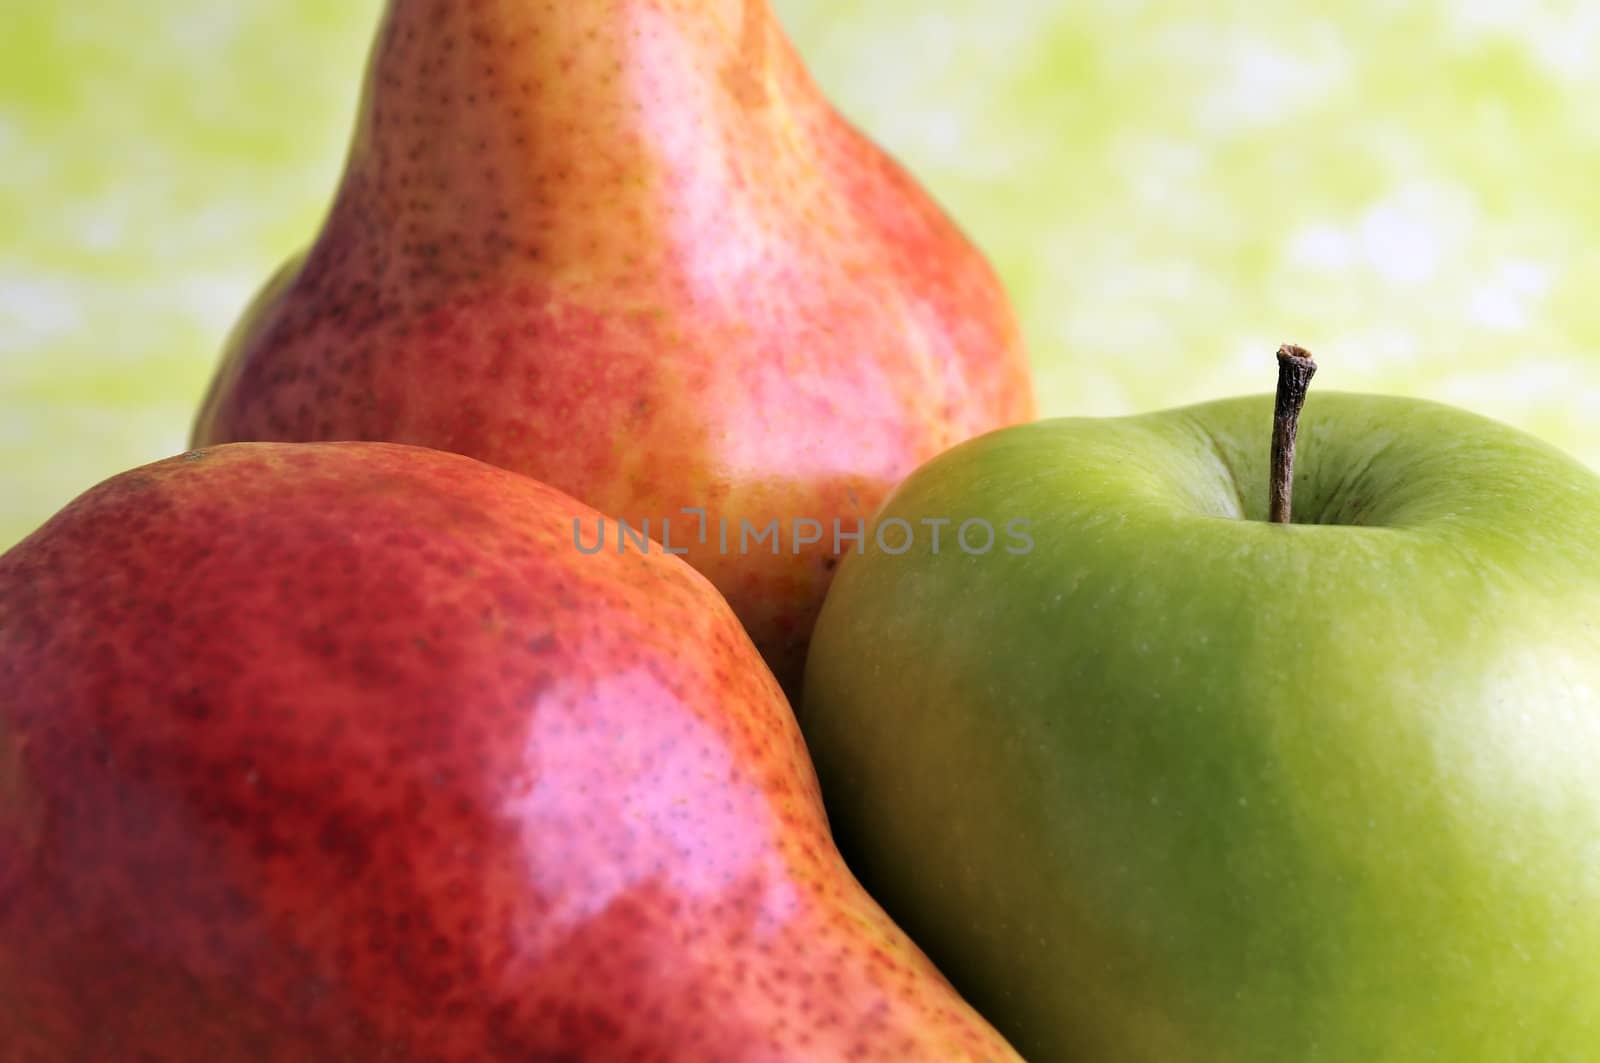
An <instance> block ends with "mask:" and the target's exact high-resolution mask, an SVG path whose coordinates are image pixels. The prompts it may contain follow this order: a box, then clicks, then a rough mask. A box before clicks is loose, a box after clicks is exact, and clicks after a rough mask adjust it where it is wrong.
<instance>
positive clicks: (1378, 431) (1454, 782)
mask: <svg viewBox="0 0 1600 1063" xmlns="http://www.w3.org/2000/svg"><path fill="white" fill-rule="evenodd" d="M1272 427H1273V400H1272V398H1271V397H1270V396H1267V397H1251V398H1242V399H1234V400H1228V401H1222V402H1214V403H1210V404H1206V405H1201V406H1194V407H1190V408H1186V409H1179V410H1171V411H1167V412H1162V413H1155V414H1149V415H1145V416H1138V417H1129V418H1119V419H1107V420H1089V419H1072V420H1056V421H1048V422H1042V423H1037V424H1033V425H1028V426H1025V427H1020V428H1011V429H1006V430H1003V431H1000V432H995V433H992V434H990V435H988V436H985V437H982V438H980V439H977V440H975V441H972V442H969V443H966V444H964V445H962V446H960V447H958V448H956V449H954V450H952V451H949V452H947V453H946V454H944V455H942V456H941V457H939V458H937V459H935V460H934V461H933V462H931V463H930V464H928V465H926V466H924V467H923V468H922V469H920V470H919V471H918V472H916V473H915V474H913V476H912V477H911V478H910V479H909V480H908V481H907V482H906V483H904V484H903V485H902V486H901V487H900V488H899V489H898V490H897V491H896V492H895V494H894V495H893V496H892V497H891V498H890V500H889V502H888V503H887V504H886V506H885V508H884V510H883V512H882V513H881V514H880V518H879V519H880V520H885V519H893V518H899V519H903V520H906V521H909V522H910V523H912V524H913V525H916V524H918V523H919V522H920V521H921V520H923V519H924V518H935V519H936V518H939V517H943V516H945V515H946V514H949V513H970V514H973V515H982V516H987V517H988V518H989V519H991V520H996V521H1005V520H1009V519H1012V518H1017V517H1026V518H1028V519H1030V520H1031V521H1032V526H1031V535H1032V537H1033V538H1034V540H1035V541H1036V543H1037V548H1036V549H1035V550H1033V551H1032V552H1030V553H1027V554H1025V555H1020V556H1019V555H1015V554H1008V553H1006V552H1004V551H999V550H997V551H995V552H993V553H992V554H987V555H984V556H972V555H969V554H966V553H964V552H961V551H951V550H945V551H941V552H939V553H937V554H936V553H934V552H933V551H932V550H931V549H930V548H929V545H928V543H927V541H926V540H921V541H919V544H918V548H917V549H915V550H913V551H911V552H909V553H907V554H905V555H903V556H898V557H896V556H890V555H887V554H884V553H882V552H872V551H869V552H868V553H867V554H865V555H864V556H860V557H852V558H850V559H849V560H848V561H847V562H846V563H845V565H844V566H843V567H842V570H841V572H840V575H839V578H838V579H837V581H836V582H835V584H834V587H833V589H832V591H831V593H830V595H829V597H828V600H827V603H826V605H825V607H824V610H823V614H822V618H821V621H820V624H819V626H818V628H817V631H816V634H815V639H814V642H813V648H812V654H811V659H810V663H809V667H808V671H807V675H806V684H805V691H806V696H805V703H804V706H803V708H802V712H801V717H802V720H801V722H802V726H803V728H804V730H805V733H806V737H807V740H808V742H809V744H810V747H811V750H812V753H813V755H814V757H815V760H816V765H817V769H818V772H819V775H820V776H821V780H822V783H823V792H824V795H825V797H826V799H827V802H828V806H829V810H830V813H831V815H832V818H833V822H834V824H835V826H836V829H837V831H838V834H839V835H840V840H841V843H842V845H843V846H844V847H845V848H846V851H847V854H848V855H849V856H850V857H851V858H852V859H853V860H854V862H855V866H856V869H857V871H858V873H859V874H860V875H861V876H862V878H863V880H864V882H865V883H866V884H867V886H868V888H869V889H871V890H873V891H874V893H875V895H876V896H877V897H878V898H879V899H880V901H881V902H882V903H883V904H884V905H885V906H886V907H887V908H888V909H889V911H890V912H891V913H892V914H893V915H894V916H895V918H896V919H897V920H899V921H901V923H902V925H904V926H905V927H906V928H907V929H908V930H909V931H910V932H911V934H912V935H913V937H915V938H916V939H917V940H918V941H919V942H920V943H921V944H922V945H923V946H924V947H925V948H926V949H927V950H928V951H929V953H930V954H931V955H932V956H933V958H934V959H935V961H936V962H937V963H938V964H939V965H940V966H941V967H942V968H943V969H944V970H945V971H947V972H948V973H949V974H950V975H951V976H952V978H953V979H954V980H955V981H956V983H957V985H958V988H960V989H961V990H962V991H963V992H964V993H965V994H966V995H967V996H968V998H969V999H970V1000H972V1002H973V1003H974V1004H975V1005H976V1006H977V1007H978V1008H979V1009H980V1010H982V1011H983V1012H984V1013H985V1014H986V1015H987V1016H988V1017H989V1018H991V1019H992V1020H993V1021H994V1022H996V1024H997V1025H999V1026H1000V1028H1001V1029H1002V1030H1003V1031H1004V1032H1005V1033H1006V1034H1007V1036H1008V1037H1010V1038H1011V1039H1012V1041H1013V1043H1014V1044H1016V1046H1017V1047H1018V1049H1019V1050H1020V1051H1022V1052H1023V1054H1024V1055H1026V1056H1028V1057H1029V1058H1034V1059H1050V1060H1055V1059H1071V1060H1077V1061H1097V1060H1114V1061H1117V1063H1135V1061H1159V1063H1183V1061H1207V1063H1209V1061H1219V1063H1223V1061H1225V1063H1250V1061H1262V1063H1269V1061H1270V1063H1285V1061H1298V1060H1307V1061H1313V1060H1315V1061H1330V1063H1334V1061H1337V1063H1344V1061H1354V1060H1360V1061H1396V1063H1414V1061H1418V1060H1433V1059H1438V1060H1450V1061H1452V1063H1461V1061H1476V1060H1482V1061H1485V1063H1490V1061H1492V1063H1500V1061H1504V1060H1511V1059H1549V1060H1571V1061H1576V1060H1589V1059H1594V1058H1597V1057H1600V979H1596V978H1595V976H1594V969H1595V966H1594V965H1595V957H1596V956H1600V775H1597V766H1600V545H1597V543H1600V479H1597V478H1596V476H1595V475H1594V474H1593V473H1591V472H1589V471H1587V470H1586V469H1585V468H1584V467H1582V466H1581V465H1579V464H1578V463H1577V462H1576V461H1573V460H1571V459H1569V458H1567V457H1565V456H1564V455H1562V454H1561V453H1560V452H1558V451H1556V450H1554V449H1552V448H1550V447H1548V446H1546V445H1544V444H1542V443H1540V442H1538V441H1537V440H1534V439H1532V438H1530V437H1528V436H1526V435H1523V434H1521V433H1519V432H1517V431H1515V430H1513V429H1510V428H1507V427H1505V426H1502V425H1500V424H1497V423H1494V422H1492V421H1488V420H1485V419H1483V418H1481V417H1478V416H1476V415H1473V414H1468V413H1465V412H1462V411H1459V410H1455V409H1451V408H1448V407H1445V406H1440V405H1434V404H1430V403H1426V402H1422V401H1418V400H1413V399H1402V398H1383V397H1376V396H1367V395H1355V394H1334V393H1318V392H1315V391H1313V393H1312V395H1311V397H1310V399H1309V401H1308V403H1307V405H1306V409H1305V411H1304V414H1303V415H1302V417H1301V421H1300V435H1299V445H1298V454H1299V456H1298V464H1297V468H1296V474H1295V477H1294V522H1293V523H1291V524H1287V525H1284V524H1273V523H1269V522H1268V521H1267V520H1266V518H1267V505H1268V464H1269V453H1270V447H1269V445H1268V444H1269V438H1270V435H1271V431H1272Z"/></svg>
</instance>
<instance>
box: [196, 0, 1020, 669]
mask: <svg viewBox="0 0 1600 1063" xmlns="http://www.w3.org/2000/svg"><path fill="white" fill-rule="evenodd" d="M1033 412H1034V404H1033V395H1032V388H1031V383H1030V378H1029V374H1028V368H1027V363H1026V358H1025V356H1024V351H1023V346H1022V341H1021V338H1020V335H1019V332H1018V328H1017V325H1016V322H1015V320H1014V318H1013V315H1012V312H1011V309H1010V306H1009V304H1008V302H1007V299H1006V296H1005V294H1004V292H1003V291H1002V289H1001V287H1000V284H999V283H998V281H997V279H996V277H995V275H994V273H993V271H992V270H991V269H990V267H989V265H988V263H987V262H986V261H985V260H984V258H983V256H982V255H981V254H980V253H979V252H978V251H977V250H976V249H975V248H974V247H973V246H972V245H971V244H970V243H969V242H968V241H967V240H966V238H965V237H964V236H963V235H962V234H961V232H960V231H959V230H958V229H957V228H956V226H955V225H954V224H953V223H952V222H951V221H950V220H949V219H948V218H947V217H946V216H945V215H944V214H943V213H942V212H941V211H940V209H939V207H938V206H937V205H936V204H935V203H934V202H933V201H932V200H931V199H930V198H929V197H928V196H927V194H926V193H925V192H923V190H922V189H921V188H920V187H919V186H918V185H917V184H916V183H915V182H914V181H913V180H912V178H911V177H909V176H908V175H907V174H906V173H905V171H903V170H902V169H901V168H900V167H899V166H898V165H896V164H895V163H894V161H893V160H891V159H890V158H889V157H888V156H887V155H885V154H884V153H883V152H882V151H881V150H880V149H879V148H877V147H876V146H875V145H874V144H872V143H871V142H870V141H869V140H867V139H866V138H865V137H864V136H863V135H862V134H861V133H859V132H858V131H857V130H856V129H854V128H853V127H852V126H850V125H849V124H848V123H847V122H846V121H845V120H843V119H842V118H841V117H840V116H839V115H838V114H837V113H836V112H835V111H834V110H833V108H832V107H831V106H830V105H829V103H828V102H827V101H826V100H825V99H824V98H823V97H822V96H821V94H820V93H819V92H818V90H817V88H816V86H815V85H814V84H813V82H812V81H811V79H810V77H809V75H808V74H807V73H806V71H805V69H804V68H803V66H802V65H801V62H800V60H799V59H798V57H797V56H796V54H795V52H794V50H793V48H792V47H791V45H790V44H789V42H788V41H787V39H786V38H785V37H784V35H783V33H782V30H781V28H780V27H779V26H778V25H777V23H776V20H775V19H774V18H773V17H772V15H771V13H770V11H769V10H768V8H767V6H766V3H765V2H764V0H581V2H579V0H478V2H473V3H467V2H462V0H391V3H390V4H389V9H388V12H387V14H386V17H385V19H384V22H383V25H382V28H381V30H380V33H379V36H378V40H377V44H376V47H375V50H374V53H373V57H372V62H371V66H370V69H369V74H368V84H367V90H366V93H365V97H364V102H363V104H362V107H361V110H360V115H359V120H358V124H357V128H356V132H355V136H354V141H353V145H352V148H351V151H350V156H349V160H348V164H347V168H346V172H345V175H344V179H343V182H342V185H341V187H340V189H339V192H338V195H337V198H336V199H335V202H334V204H333V207H332V209H331V211H330V213H329V216H328V218H327V221H326V223H325V225H324V227H323V230H322V232H321V234H320V235H319V236H318V238H317V240H316V241H315V243H314V244H313V245H312V247H311V248H310V250H309V251H308V252H307V253H306V254H305V255H304V256H303V257H301V258H297V259H295V260H294V261H292V262H290V263H289V264H288V265H287V266H286V267H285V268H284V270H283V271H282V272H281V273H280V274H279V275H278V276H277V277H276V278H275V279H274V280H273V281H272V282H271V283H270V284H269V285H268V286H267V289H266V290H265V291H264V292H263V293H262V295H261V296H260V297H259V298H258V300H257V302H256V305H255V306H254V307H253V308H252V309H251V310H250V312H249V313H248V314H247V316H246V317H245V319H244V320H243V321H242V323H241V324H240V326H239V327H238V329H237V330H236V332H235V334H234V336H233V337H232V338H231V340H230V342H229V345H228V348H227V351H226V353H225V356H224V360H223V363H222V366H221V368H220V370H219V372H218V375H217V377H216V379H215V381H214V383H213V384H212V387H211V390H210V393H209V395H208V397H207V398H206V400H205V403H204V406H203V409H202V410H201V412H200V414H199V417H198V420H197V422H196V425H195V429H194V441H195V443H196V445H210V444H216V443H221V442H231V441H239V440H328V439H373V440H391V441H395V442H404V443H416V444H422V445H426V446H431V447H435V448H439V449H444V450H453V451H457V452H459V453H463V454H468V455H471V456H473V457H477V458H480V459H482V460H485V461H488V462H491V463H493V464H496V465H501V466H503V467H505V468H509V469H512V470H515V471H517V472H522V473H525V474H528V475H531V476H533V477H535V478H536V479H539V480H542V481H544V482H546V483H549V484H551V485H553V486H555V487H557V488H559V489H561V490H563V491H566V492H568V493H570V494H572V495H573V496H575V497H577V498H579V499H580V500H582V501H584V502H586V503H588V504H589V505H592V506H594V507H595V508H597V509H599V510H601V511H603V512H605V513H607V514H608V515H611V516H614V517H620V518H625V519H628V520H629V521H631V522H633V523H634V524H635V526H637V524H638V523H639V522H640V521H642V520H646V519H648V520H650V521H651V524H652V533H653V534H655V535H657V537H660V530H659V528H660V525H659V521H660V520H661V519H662V518H670V519H672V520H673V537H674V546H679V545H685V546H689V548H690V553H689V555H688V558H689V560H690V562H691V564H693V565H694V566H695V567H696V568H698V569H699V570H700V571H701V572H703V573H704V574H705V575H706V576H708V577H709V578H710V580H711V582H712V583H713V584H715V585H716V587H717V588H718V589H719V590H720V591H722V593H723V594H724V595H725V596H726V597H727V598H728V600H729V601H730V603H731V604H732V605H733V608H734V612H735V613H736V614H737V615H738V616H739V617H740V619H741V620H742V621H743V622H744V623H745V625H746V627H747V628H748V629H749V631H750V632H751V635H752V636H753V638H754V639H755V642H756V644H757V646H758V647H759V648H760V649H761V650H762V652H763V653H764V654H765V656H766V658H767V660H768V662H769V663H770V664H771V665H772V666H773V668H774V669H775V670H776V672H777V673H778V675H779V678H780V679H781V680H782V681H783V682H784V683H785V684H786V685H787V686H789V688H790V689H794V688H795V687H796V686H797V684H798V679H799V675H800V670H801V666H802V663H803V659H804V652H805V647H806V644H807V641H808V639H809V636H810V631H811V627H812V624H813V621H814V619H815V615H816V613H817V610H818V609H819V607H820V604H821V601H822V596H823V593H824V591H825V590H826V587H827V584H828V582H829V579H830V578H831V574H832V571H833V568H834V564H833V562H834V560H835V557H834V553H833V545H834V544H833V541H832V530H833V522H834V521H835V520H836V519H837V520H839V521H840V522H841V526H842V528H843V529H844V530H845V531H847V532H848V531H853V530H854V529H855V528H856V522H857V520H858V519H861V518H866V517H870V516H871V514H872V512H873V511H874V510H875V509H876V508H877V506H878V504H879V502H880V501H881V500H882V499H883V498H884V496H885V495H886V494H887V492H888V491H889V490H890V489H891V488H892V487H893V486H894V485H895V484H896V483H898V481H899V480H900V479H901V478H902V477H903V476H905V475H906V474H907V473H909V472H910V471H911V470H912V469H913V468H915V467H916V466H918V465H920V464H921V463H922V462H924V461H925V460H927V459H928V458H931V457H932V456H934V455H935V454H937V453H939V452H940V451H943V450H945V449H946V448H948V447H950V446H951V445H953V444H955V443H957V442H960V441H962V440H964V439H966V438H968V437H971V436H974V435H978V434H981V433H983V432H986V431H988V430H990V429H993V428H998V427H1001V426H1003V425H1008V424H1012V423H1015V422H1019V421H1025V420H1028V419H1030V418H1031V417H1032V416H1033ZM685 507H695V508H700V509H704V510H706V511H707V512H708V515H709V520H710V521H711V522H713V523H712V526H713V527H715V523H714V522H715V521H717V520H718V519H725V520H727V521H728V522H729V525H730V528H731V529H732V531H733V533H734V537H735V541H734V545H732V546H731V547H730V549H729V550H728V551H727V552H726V553H724V552H723V550H722V548H721V544H720V543H719V542H718V541H717V540H718V536H717V535H716V534H715V533H713V534H711V535H708V536H707V539H708V541H707V542H706V543H701V542H699V541H694V542H692V543H690V542H688V541H686V540H687V539H688V536H687V535H686V534H685V533H687V532H688V531H689V530H690V529H691V528H693V529H694V530H695V531H696V533H697V534H696V540H698V530H699V529H698V526H697V520H696V518H694V517H690V516H684V515H682V514H681V512H680V511H681V510H682V509H683V508H685ZM773 519H777V520H779V521H780V522H781V523H782V524H783V525H784V527H785V529H786V530H785V538H784V542H783V544H782V547H781V549H780V550H779V553H778V555H777V556H773V555H772V553H771V552H770V547H767V546H762V547H760V548H758V549H756V550H752V552H751V553H750V554H748V555H741V553H740V551H739V550H738V548H737V533H738V530H739V528H740V526H741V525H740V522H741V521H744V520H749V521H750V522H751V523H752V526H753V527H755V528H762V527H765V526H766V525H767V524H768V523H769V522H770V521H771V520H773ZM795 520H816V521H818V522H820V523H821V524H822V525H823V526H824V528H826V529H827V534H826V535H825V536H824V537H823V539H822V541H821V542H819V543H816V544H813V545H809V546H805V547H803V548H802V549H801V550H800V551H799V552H798V553H797V552H795V550H794V549H793V547H792V544H791V536H790V535H789V529H792V522H793V521H795ZM842 545H843V547H844V549H845V550H846V551H848V550H849V549H852V548H853V547H852V545H851V544H850V543H849V542H848V541H845V542H844V543H843V544H842Z"/></svg>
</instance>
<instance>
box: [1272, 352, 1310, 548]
mask: <svg viewBox="0 0 1600 1063" xmlns="http://www.w3.org/2000/svg"><path fill="white" fill-rule="evenodd" d="M1316 372H1317V363H1316V362H1315V361H1313V360H1312V358H1311V352H1310V351H1308V350H1306V349H1305V348H1304V347H1296V346H1295V345H1294V344H1292V343H1285V344H1284V345H1283V346H1282V347H1279V348H1278V398H1277V402H1276V403H1275V404H1274V406H1273V409H1272V499H1271V504H1270V506H1269V509H1270V511H1271V515H1270V518H1269V519H1270V520H1271V521H1272V523H1274V524H1288V523H1289V517H1290V513H1291V509H1292V503H1293V497H1294V438H1295V434H1296V433H1297V432H1299V430H1300V410H1301V408H1302V407H1303V406H1305V404H1306V391H1307V389H1309V388H1310V387H1311V378H1312V377H1313V376H1315V375H1316Z"/></svg>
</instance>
